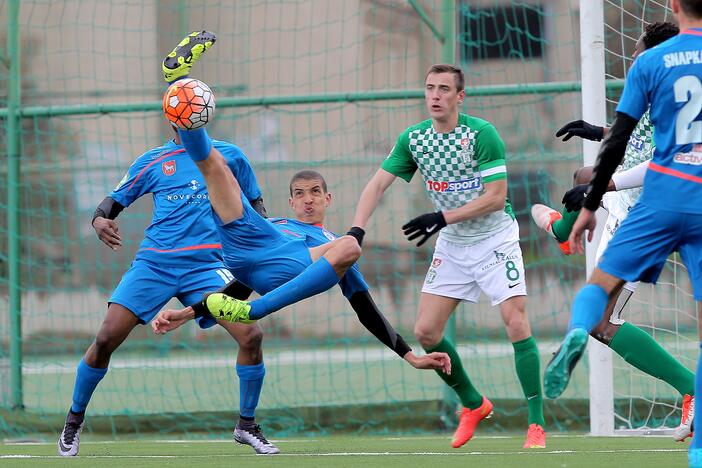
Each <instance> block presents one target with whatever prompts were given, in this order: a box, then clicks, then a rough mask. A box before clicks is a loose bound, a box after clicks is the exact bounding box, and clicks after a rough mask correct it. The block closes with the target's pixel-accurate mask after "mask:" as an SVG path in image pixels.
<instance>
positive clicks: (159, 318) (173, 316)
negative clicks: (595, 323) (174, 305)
mask: <svg viewBox="0 0 702 468" xmlns="http://www.w3.org/2000/svg"><path fill="white" fill-rule="evenodd" d="M193 318H195V311H194V310H193V308H192V307H186V308H185V309H180V310H173V309H168V310H162V311H161V312H159V313H158V315H156V317H154V319H153V320H152V321H151V329H152V330H153V331H154V333H155V334H157V335H164V334H166V333H168V332H169V331H171V330H175V329H176V328H178V327H180V326H181V325H183V324H184V323H185V322H187V321H188V320H191V319H193Z"/></svg>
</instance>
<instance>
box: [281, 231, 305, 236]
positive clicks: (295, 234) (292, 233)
mask: <svg viewBox="0 0 702 468" xmlns="http://www.w3.org/2000/svg"><path fill="white" fill-rule="evenodd" d="M281 231H283V232H286V233H288V234H290V235H291V236H295V237H302V236H301V235H300V234H298V233H296V232H292V231H289V230H287V229H281Z"/></svg>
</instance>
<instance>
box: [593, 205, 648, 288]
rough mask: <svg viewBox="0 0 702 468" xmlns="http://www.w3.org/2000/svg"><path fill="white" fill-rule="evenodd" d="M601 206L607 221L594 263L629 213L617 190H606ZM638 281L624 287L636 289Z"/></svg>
mask: <svg viewBox="0 0 702 468" xmlns="http://www.w3.org/2000/svg"><path fill="white" fill-rule="evenodd" d="M602 207H603V208H604V209H605V210H607V213H608V215H607V222H606V223H605V226H604V229H603V230H602V236H601V237H600V243H599V244H598V245H597V253H596V254H595V263H597V262H599V261H600V257H602V254H603V253H604V251H605V249H606V248H607V244H609V241H610V239H612V237H614V233H615V232H617V229H619V226H620V225H621V224H622V221H624V218H626V216H627V215H628V214H629V209H628V206H627V205H626V204H625V203H624V202H623V200H622V199H621V197H620V196H619V194H617V192H607V193H605V195H604V197H602ZM638 285H639V283H638V282H636V283H629V282H627V283H626V284H624V288H626V289H628V290H629V291H631V292H634V291H636V288H637V287H638Z"/></svg>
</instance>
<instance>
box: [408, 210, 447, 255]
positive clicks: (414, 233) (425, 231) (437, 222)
mask: <svg viewBox="0 0 702 468" xmlns="http://www.w3.org/2000/svg"><path fill="white" fill-rule="evenodd" d="M444 226H446V219H445V218H444V214H443V213H442V212H441V211H437V212H436V213H427V214H423V215H422V216H417V217H416V218H414V219H413V220H412V221H410V222H408V223H407V224H405V225H404V226H402V230H403V231H404V233H405V235H406V236H407V240H408V241H413V240H414V239H416V238H418V237H420V236H424V237H422V238H421V239H420V241H419V242H417V247H419V246H421V245H422V244H424V243H425V242H426V241H427V239H429V238H430V237H431V236H433V235H434V234H436V233H437V232H439V231H441V228H443V227H444Z"/></svg>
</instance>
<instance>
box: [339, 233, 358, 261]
mask: <svg viewBox="0 0 702 468" xmlns="http://www.w3.org/2000/svg"><path fill="white" fill-rule="evenodd" d="M337 248H338V249H339V250H338V251H339V260H340V263H342V264H343V265H346V266H351V265H353V264H354V263H356V261H357V260H358V259H359V257H360V256H361V246H359V245H358V242H357V241H356V239H354V238H353V237H351V236H344V237H341V238H339V240H338V245H337Z"/></svg>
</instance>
